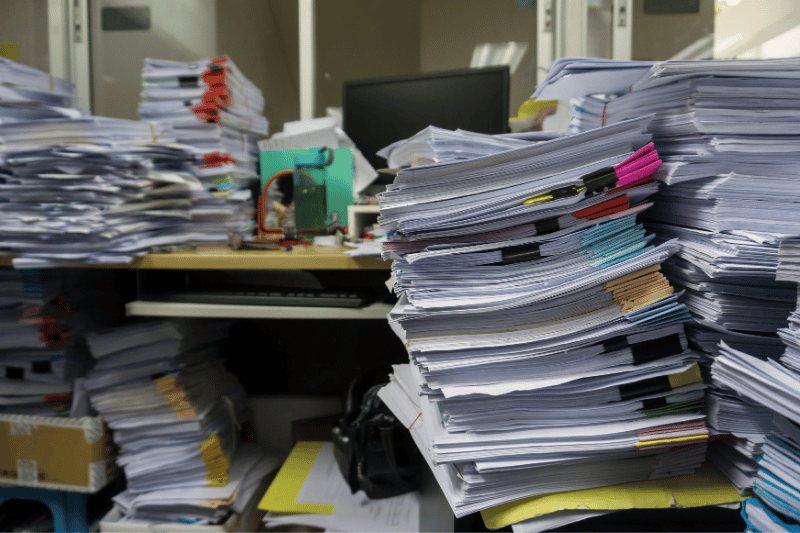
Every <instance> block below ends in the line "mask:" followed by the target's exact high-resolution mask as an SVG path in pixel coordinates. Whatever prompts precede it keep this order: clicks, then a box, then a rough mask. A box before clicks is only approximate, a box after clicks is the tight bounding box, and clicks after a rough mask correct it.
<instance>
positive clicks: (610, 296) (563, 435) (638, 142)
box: [379, 119, 708, 516]
mask: <svg viewBox="0 0 800 533" xmlns="http://www.w3.org/2000/svg"><path fill="white" fill-rule="evenodd" d="M648 123H649V119H641V120H633V121H628V122H625V123H622V124H617V125H614V126H611V127H609V128H606V129H604V130H595V131H589V132H586V133H583V134H580V135H575V136H571V137H565V138H560V139H555V140H551V141H548V142H542V143H538V144H534V145H530V146H527V147H523V148H519V149H515V150H510V151H506V152H503V153H500V154H496V155H491V156H487V157H482V158H477V159H472V160H468V161H465V162H458V163H450V164H441V165H432V166H427V167H412V168H410V169H407V170H403V171H401V172H400V173H399V174H398V175H397V179H396V180H395V183H394V184H393V185H391V186H390V187H388V188H387V191H386V193H385V194H383V195H382V196H381V215H380V218H379V222H380V224H381V227H382V228H384V229H388V230H389V231H390V241H389V242H387V243H385V244H384V256H385V257H386V258H392V259H394V262H393V265H392V272H393V277H392V282H393V284H394V290H395V291H396V292H397V293H398V295H399V296H400V300H399V302H398V304H397V306H396V307H395V308H394V309H393V310H392V312H391V313H390V316H389V319H390V323H391V324H392V326H393V328H394V330H395V332H396V333H397V334H398V336H399V337H400V338H401V339H402V340H403V342H404V343H405V345H406V347H407V348H408V351H409V355H410V358H411V362H412V364H411V365H401V366H398V367H395V372H394V374H393V376H392V378H391V380H392V381H391V383H390V384H389V385H388V386H387V387H385V388H384V389H383V390H382V391H381V398H383V400H384V401H385V402H386V403H387V405H389V407H390V408H391V409H392V410H393V412H394V413H395V414H396V415H397V416H398V418H399V419H400V420H401V421H402V422H403V423H404V424H405V425H406V426H408V427H411V428H412V429H411V431H412V435H413V436H414V438H415V440H416V442H417V444H418V446H419V448H420V450H421V451H422V453H423V455H425V456H426V458H427V459H428V462H429V464H430V465H431V466H432V468H433V470H434V473H435V475H436V477H437V480H438V481H439V483H440V485H441V486H442V489H443V491H444V493H445V495H446V497H447V498H448V500H449V502H450V504H451V506H452V508H453V510H454V512H455V513H456V515H457V516H463V515H465V514H468V513H471V512H475V511H477V510H482V509H487V508H489V507H492V506H497V505H500V504H504V503H508V502H511V501H514V500H518V499H520V498H525V497H529V496H535V495H541V494H548V493H553V492H559V491H568V490H575V489H580V488H589V487H599V486H606V485H615V484H620V483H625V482H631V481H640V480H647V479H655V478H659V477H665V476H674V475H679V474H686V473H691V472H693V470H694V469H695V468H696V467H698V466H699V465H700V463H701V462H702V461H703V459H704V456H705V450H706V444H705V443H706V440H707V437H708V434H707V433H708V430H707V428H706V426H705V423H704V420H703V416H702V415H701V414H700V411H701V409H702V403H703V394H704V388H705V387H704V385H703V383H702V378H701V376H700V372H699V369H698V367H697V364H696V359H697V355H695V354H694V353H693V352H692V351H691V350H689V349H688V344H687V340H686V338H685V335H684V331H683V324H682V322H683V321H686V320H688V319H689V317H690V315H689V313H688V311H687V310H686V307H685V306H683V305H682V304H680V303H679V302H678V301H677V298H678V295H677V294H676V293H675V292H674V291H673V289H672V287H671V286H670V284H669V282H668V281H667V280H666V278H664V276H663V274H662V273H661V272H660V264H661V263H662V262H663V261H665V260H666V259H667V258H668V257H669V256H670V255H672V254H674V253H675V252H676V251H677V248H678V247H677V244H675V243H674V242H667V243H663V244H661V245H660V246H653V245H652V244H651V243H650V242H651V240H652V238H653V236H652V235H649V234H647V232H646V231H645V229H644V228H643V227H642V225H641V224H640V223H639V222H638V221H637V214H638V213H639V212H641V211H643V210H645V209H646V208H647V207H649V206H650V205H651V204H650V203H649V202H648V200H647V198H648V197H649V196H650V195H652V194H654V193H655V191H656V187H655V185H654V184H653V182H652V174H653V171H654V170H655V169H656V168H657V167H658V165H659V163H660V160H659V158H658V154H657V153H656V152H655V151H654V150H653V146H652V144H647V142H648V140H649V136H648V135H647V134H645V133H644V131H643V130H644V129H645V128H647V126H648Z"/></svg>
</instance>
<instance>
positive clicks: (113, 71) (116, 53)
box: [90, 0, 217, 119]
mask: <svg viewBox="0 0 800 533" xmlns="http://www.w3.org/2000/svg"><path fill="white" fill-rule="evenodd" d="M126 6H145V7H149V9H150V28H149V29H146V30H117V31H103V29H102V24H101V21H102V9H103V8H104V7H126ZM90 9H91V11H90V15H91V17H90V26H91V30H92V32H91V54H92V91H93V95H92V99H93V104H94V109H93V112H94V114H96V115H102V116H109V117H119V118H128V119H138V118H139V113H138V111H137V109H138V105H139V98H140V96H139V95H140V92H141V86H142V83H141V73H142V66H143V64H144V59H145V58H148V57H150V58H157V59H171V60H175V61H192V60H195V59H201V58H204V57H212V56H214V55H215V54H216V52H217V39H216V29H215V22H214V21H215V18H216V5H215V2H214V0H170V1H169V2H165V1H164V0H96V1H94V2H91V3H90Z"/></svg>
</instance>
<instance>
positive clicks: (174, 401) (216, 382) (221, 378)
mask: <svg viewBox="0 0 800 533" xmlns="http://www.w3.org/2000/svg"><path fill="white" fill-rule="evenodd" d="M228 326H229V324H227V323H225V322H222V321H219V322H210V323H202V324H200V323H197V322H195V323H194V324H192V323H190V322H182V323H173V322H168V321H143V322H134V323H131V324H129V325H125V326H121V327H117V328H114V329H111V330H109V331H105V332H98V333H89V334H87V336H86V340H87V343H88V345H89V348H90V350H91V353H92V355H93V356H94V358H95V360H96V364H95V366H94V368H93V369H92V370H90V371H89V372H88V373H87V375H86V379H85V383H84V385H85V388H86V390H87V391H88V393H89V399H90V402H91V405H92V407H93V408H94V409H96V410H97V411H98V412H99V413H100V414H101V415H102V416H103V419H104V420H105V421H106V422H107V423H108V425H109V427H110V428H111V429H112V430H113V432H114V441H115V442H116V443H117V445H118V446H119V447H120V456H119V458H118V460H117V462H118V464H119V465H120V466H122V467H123V468H124V470H125V475H126V478H127V481H128V488H127V491H126V492H125V493H123V495H121V496H120V497H119V502H118V508H119V509H120V511H121V512H122V513H123V514H124V515H126V516H128V515H129V514H131V510H132V509H134V508H135V509H138V508H139V507H142V506H144V507H147V506H146V505H144V504H142V505H139V504H140V503H141V502H143V501H145V500H147V498H148V497H146V496H144V495H147V494H149V493H152V492H154V491H159V492H160V491H173V492H172V493H171V494H177V492H175V491H185V493H184V494H185V498H186V501H185V504H186V505H185V507H184V508H183V509H182V510H181V511H180V513H182V514H181V516H182V517H183V518H185V519H186V520H195V519H196V520H198V521H204V520H211V519H212V518H216V517H217V515H216V514H215V512H214V511H216V509H215V510H213V511H212V510H209V509H208V508H206V507H204V506H200V508H197V506H196V505H195V503H193V502H192V501H191V500H192V499H193V498H194V496H193V495H194V494H195V492H193V491H196V490H199V489H201V488H208V487H218V488H219V487H226V486H227V485H228V482H229V481H230V480H231V479H232V478H233V474H232V473H231V472H230V471H231V468H232V467H231V465H232V462H233V461H234V457H235V455H236V449H237V444H238V429H237V428H238V427H239V424H240V423H241V422H243V421H244V420H246V419H247V418H248V417H249V408H248V405H247V399H246V397H245V393H244V390H243V389H242V387H241V385H239V383H238V381H237V380H236V378H235V377H234V376H233V375H231V374H230V373H229V372H227V371H226V370H225V367H224V364H223V361H222V359H220V358H219V357H218V356H217V355H216V351H217V343H218V342H219V340H220V339H222V338H224V337H225V336H226V334H227V330H228ZM239 466H241V467H242V468H244V469H245V471H247V470H249V469H250V468H251V467H253V464H251V463H247V465H239ZM239 473H241V472H239ZM242 479H243V478H240V479H239V480H238V482H239V483H242V482H243V481H242ZM228 488H230V487H228ZM200 492H201V493H203V494H205V492H203V491H200ZM175 497H176V496H173V499H174V498H175ZM178 499H180V498H178ZM154 505H157V504H154ZM143 512H145V514H148V515H149V514H159V513H158V512H157V511H154V510H151V511H143ZM167 514H169V513H167ZM209 515H212V516H209ZM159 516H160V514H159Z"/></svg>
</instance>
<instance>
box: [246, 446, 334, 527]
mask: <svg viewBox="0 0 800 533" xmlns="http://www.w3.org/2000/svg"><path fill="white" fill-rule="evenodd" d="M323 444H324V443H322V442H298V443H297V444H296V445H295V447H294V449H293V450H292V452H291V453H290V454H289V457H287V458H286V461H285V462H284V463H283V466H282V467H281V469H280V470H279V471H278V474H277V475H276V476H275V479H274V480H273V481H272V484H270V486H269V488H268V489H267V492H266V493H265V494H264V497H263V498H261V503H259V504H258V508H259V509H261V510H262V511H273V512H276V513H305V514H331V513H333V505H332V504H330V505H328V504H320V503H296V502H295V500H296V499H297V495H298V494H299V493H300V489H301V488H303V483H305V481H306V478H307V477H308V474H309V473H310V472H311V467H312V466H314V461H316V459H317V456H318V455H319V452H320V450H322V445H323Z"/></svg>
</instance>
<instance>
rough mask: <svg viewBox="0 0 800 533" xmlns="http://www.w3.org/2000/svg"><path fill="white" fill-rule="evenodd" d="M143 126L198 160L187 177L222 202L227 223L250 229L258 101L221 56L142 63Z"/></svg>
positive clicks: (260, 121)
mask: <svg viewBox="0 0 800 533" xmlns="http://www.w3.org/2000/svg"><path fill="white" fill-rule="evenodd" d="M142 86H143V88H142V101H141V103H140V104H139V115H140V116H141V118H142V119H143V120H151V121H156V122H159V123H162V124H168V125H169V126H170V127H171V128H172V129H173V130H174V132H175V136H176V139H177V141H178V142H179V143H181V144H185V145H189V146H192V147H194V148H195V150H196V153H197V155H198V156H199V158H200V161H199V162H198V164H196V165H194V166H193V168H192V172H193V174H194V175H195V176H197V177H198V178H199V180H200V181H201V183H202V184H203V186H204V187H205V188H206V190H207V191H210V192H212V193H214V194H215V196H216V197H217V198H222V199H225V200H226V201H227V205H228V208H229V210H230V212H231V222H237V223H238V225H239V226H240V229H241V226H243V223H244V222H245V221H247V220H249V221H250V222H251V223H252V220H253V215H254V210H253V209H252V204H253V202H252V201H251V199H250V191H249V189H247V187H249V186H251V185H252V184H254V183H255V182H257V181H258V178H259V175H258V170H257V167H256V164H257V162H258V154H259V150H258V145H257V142H258V140H259V138H261V137H262V136H265V135H267V133H268V129H269V124H268V122H267V119H266V118H264V116H263V113H264V96H263V94H262V93H261V90H260V89H258V88H257V87H256V86H255V85H254V84H253V83H252V82H251V81H250V80H248V79H247V78H246V77H245V76H244V75H243V74H242V72H241V71H240V70H239V69H238V68H237V67H236V65H235V64H234V63H233V61H231V59H230V58H228V57H227V56H223V57H219V58H215V59H203V60H198V61H192V62H177V61H167V60H160V59H146V60H145V63H144V68H143V69H142Z"/></svg>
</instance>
